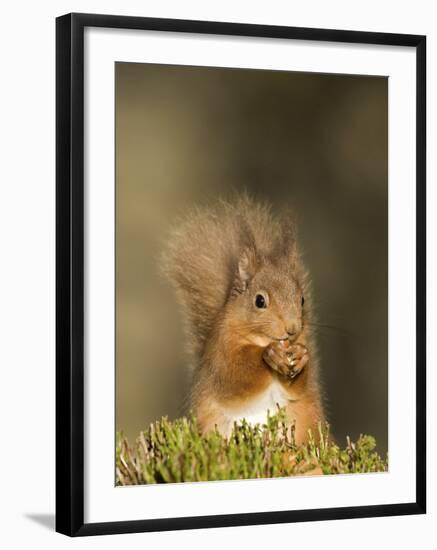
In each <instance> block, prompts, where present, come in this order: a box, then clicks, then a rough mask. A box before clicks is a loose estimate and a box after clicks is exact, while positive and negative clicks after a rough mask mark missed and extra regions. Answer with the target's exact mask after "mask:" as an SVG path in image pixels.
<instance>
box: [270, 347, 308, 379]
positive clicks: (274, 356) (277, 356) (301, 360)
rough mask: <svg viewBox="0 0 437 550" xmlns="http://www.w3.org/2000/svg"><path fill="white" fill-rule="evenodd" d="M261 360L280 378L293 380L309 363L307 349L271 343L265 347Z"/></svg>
mask: <svg viewBox="0 0 437 550" xmlns="http://www.w3.org/2000/svg"><path fill="white" fill-rule="evenodd" d="M263 359H264V361H265V362H266V363H267V365H269V367H270V368H272V369H273V370H274V371H276V372H278V373H279V374H281V375H282V376H286V377H287V378H290V379H293V378H295V377H296V376H297V375H298V374H299V373H300V372H301V371H302V369H303V368H304V367H305V365H306V364H307V363H308V361H309V355H308V350H307V348H306V347H305V346H304V345H302V344H292V345H289V343H288V342H287V341H286V342H282V341H281V342H279V341H278V342H272V343H271V344H270V345H268V346H267V347H266V349H265V350H264V353H263Z"/></svg>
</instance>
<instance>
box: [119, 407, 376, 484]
mask: <svg viewBox="0 0 437 550" xmlns="http://www.w3.org/2000/svg"><path fill="white" fill-rule="evenodd" d="M284 419H285V416H284V411H283V410H279V411H278V413H277V414H276V415H274V416H270V417H269V418H268V419H267V422H266V424H265V425H262V426H260V425H256V426H251V425H249V424H248V423H247V422H246V421H243V422H241V423H240V424H236V425H235V427H234V430H233V433H232V435H231V437H230V438H229V439H226V438H225V437H223V436H222V435H220V434H219V433H218V432H212V433H209V434H206V435H202V434H201V433H200V430H199V428H198V425H197V422H196V420H195V419H194V418H189V419H188V418H180V419H178V420H175V421H174V422H170V421H168V420H167V419H166V418H162V419H161V420H160V421H158V422H156V423H155V424H152V425H150V427H149V429H148V430H146V431H144V432H141V433H140V435H139V437H138V438H137V440H136V442H135V445H134V446H133V448H132V447H130V445H129V443H128V441H127V440H126V438H124V437H123V435H122V434H118V437H117V451H116V483H117V485H137V484H144V483H175V482H179V481H216V480H231V479H250V478H272V477H286V476H292V475H305V474H306V475H317V474H344V473H362V472H384V471H387V460H384V459H382V458H381V457H380V456H379V455H378V454H377V453H376V452H375V450H374V449H375V445H376V443H375V440H374V438H373V437H371V436H369V435H366V436H360V438H359V439H358V440H357V441H356V442H355V443H353V442H351V441H350V440H349V438H348V439H347V444H346V446H345V448H340V447H339V446H338V445H337V444H335V443H334V442H332V440H331V438H330V437H329V426H328V425H326V426H323V427H322V426H320V427H319V433H318V434H317V436H316V437H313V436H311V437H310V440H309V442H308V444H307V445H304V446H301V447H298V446H296V445H295V444H294V437H293V429H292V430H291V431H290V429H289V430H287V428H286V426H285V423H284Z"/></svg>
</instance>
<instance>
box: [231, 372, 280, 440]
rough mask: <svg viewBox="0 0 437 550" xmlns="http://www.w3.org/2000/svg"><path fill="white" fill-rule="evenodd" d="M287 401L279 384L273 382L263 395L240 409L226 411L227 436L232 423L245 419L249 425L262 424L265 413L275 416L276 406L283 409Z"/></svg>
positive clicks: (264, 420)
mask: <svg viewBox="0 0 437 550" xmlns="http://www.w3.org/2000/svg"><path fill="white" fill-rule="evenodd" d="M289 399H290V397H289V396H288V395H287V393H286V392H285V390H284V388H283V387H282V386H281V384H280V383H279V382H277V381H276V380H275V381H273V382H272V383H271V384H270V386H269V387H268V388H267V389H266V390H265V391H264V392H263V393H261V394H260V395H258V396H257V397H256V398H254V399H253V400H252V401H250V402H248V403H246V404H245V405H244V407H242V408H241V409H232V410H228V411H226V413H225V415H226V418H227V420H228V421H229V424H228V432H229V434H230V432H231V430H232V427H233V425H234V422H238V421H241V420H242V419H243V418H245V419H246V420H247V422H249V424H264V423H265V422H266V419H267V411H270V414H271V415H272V414H275V413H276V411H277V408H278V406H279V407H283V406H284V405H286V404H287V402H288V401H289Z"/></svg>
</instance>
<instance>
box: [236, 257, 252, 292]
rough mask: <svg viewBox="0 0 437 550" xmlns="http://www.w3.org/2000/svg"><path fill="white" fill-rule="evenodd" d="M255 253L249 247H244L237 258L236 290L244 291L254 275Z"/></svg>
mask: <svg viewBox="0 0 437 550" xmlns="http://www.w3.org/2000/svg"><path fill="white" fill-rule="evenodd" d="M255 269H256V255H255V251H254V250H252V249H251V248H245V249H244V250H243V252H242V253H241V255H240V258H239V260H238V269H237V277H236V285H235V286H236V290H238V291H240V292H244V291H245V290H246V288H247V285H248V284H249V281H250V279H251V278H252V277H253V276H254V275H255Z"/></svg>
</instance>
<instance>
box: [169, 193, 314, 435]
mask: <svg viewBox="0 0 437 550" xmlns="http://www.w3.org/2000/svg"><path fill="white" fill-rule="evenodd" d="M163 267H164V271H165V273H166V274H167V276H168V277H169V279H170V281H171V282H172V283H173V285H174V287H175V289H176V293H177V297H178V300H179V302H180V304H181V307H182V312H183V315H184V318H185V326H186V335H187V347H188V349H189V351H190V353H191V355H192V357H193V359H194V370H193V383H192V388H191V407H192V410H193V412H194V415H195V416H196V418H197V420H198V423H199V426H200V428H201V429H202V430H203V431H209V430H214V429H218V430H219V431H220V432H221V433H222V434H224V435H225V436H229V435H230V433H231V431H232V428H233V425H234V422H235V421H238V420H241V419H243V418H245V419H246V420H247V421H248V422H250V423H264V422H265V421H266V418H267V411H270V413H271V414H274V413H275V412H276V410H277V406H280V407H285V410H286V414H287V419H288V421H289V423H290V425H292V424H294V425H295V432H294V435H295V441H296V443H297V444H301V443H304V442H305V441H307V438H308V430H312V432H313V434H315V433H316V432H317V424H318V422H324V413H323V407H322V400H321V389H320V383H319V380H318V360H317V355H316V349H315V343H314V336H313V331H312V326H313V325H312V321H311V320H312V315H313V314H312V299H311V290H310V283H309V277H308V273H307V271H306V269H305V268H304V265H303V263H302V259H301V255H300V253H299V250H298V246H297V240H296V229H295V225H294V223H293V222H292V219H291V217H290V214H289V212H287V211H285V212H284V213H282V214H278V215H273V213H272V210H271V207H270V206H269V205H268V204H264V203H260V202H257V201H255V200H253V199H250V198H249V197H248V196H246V195H243V196H237V197H236V198H235V200H233V201H232V202H225V201H218V202H217V203H216V204H215V205H213V206H212V207H208V208H204V209H201V208H197V209H194V210H193V211H192V212H191V213H190V214H189V215H188V217H187V218H186V219H185V220H183V221H182V222H181V223H180V224H179V225H178V226H177V227H176V228H175V229H174V231H173V234H172V235H171V237H170V239H169V242H168V246H167V249H166V251H165V253H164V256H163Z"/></svg>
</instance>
